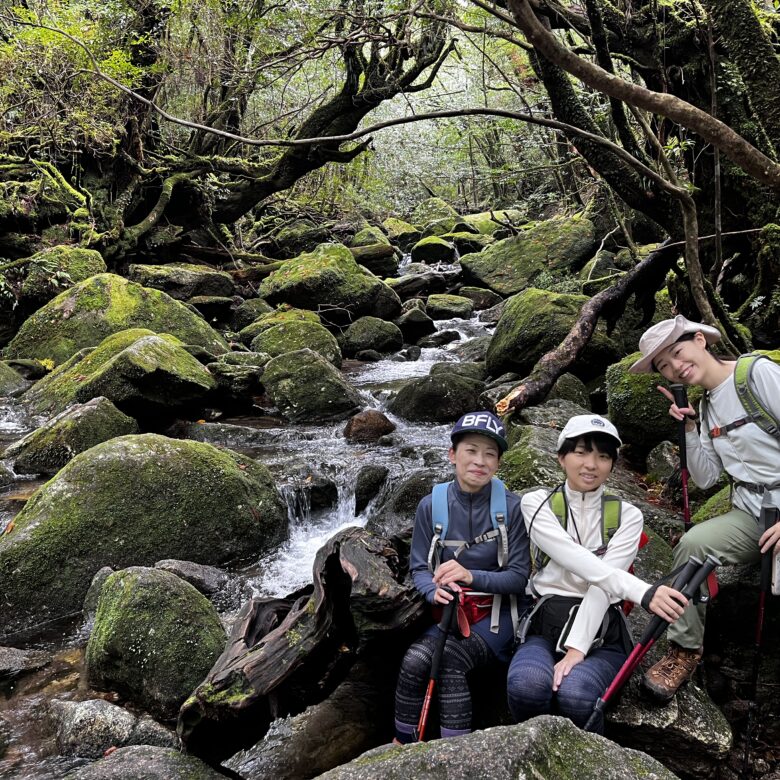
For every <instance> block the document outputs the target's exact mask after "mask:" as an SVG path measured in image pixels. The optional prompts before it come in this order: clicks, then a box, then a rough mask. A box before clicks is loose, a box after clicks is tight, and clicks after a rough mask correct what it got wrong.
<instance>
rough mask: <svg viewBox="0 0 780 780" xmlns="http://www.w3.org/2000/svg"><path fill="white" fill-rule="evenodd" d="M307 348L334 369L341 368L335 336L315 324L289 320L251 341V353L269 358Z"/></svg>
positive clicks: (339, 352)
mask: <svg viewBox="0 0 780 780" xmlns="http://www.w3.org/2000/svg"><path fill="white" fill-rule="evenodd" d="M306 347H308V348H309V349H311V350H312V351H314V352H316V353H317V354H319V355H322V357H324V358H325V360H327V361H329V362H330V363H333V365H334V366H336V368H339V367H340V366H341V349H339V345H338V342H337V341H336V338H335V336H333V334H332V333H330V331H328V330H327V329H326V328H324V327H323V326H322V325H320V324H319V323H317V322H306V321H304V320H298V321H295V320H291V321H289V322H283V323H280V324H279V325H273V326H272V327H270V328H267V329H266V330H263V331H262V332H261V333H258V335H257V336H255V338H253V339H252V344H251V346H250V348H251V349H252V351H253V352H267V353H268V354H269V355H270V356H271V357H277V356H278V355H283V354H284V353H285V352H295V351H297V350H299V349H304V348H306Z"/></svg>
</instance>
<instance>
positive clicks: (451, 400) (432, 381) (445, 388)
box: [388, 374, 484, 422]
mask: <svg viewBox="0 0 780 780" xmlns="http://www.w3.org/2000/svg"><path fill="white" fill-rule="evenodd" d="M483 388H484V383H482V382H479V381H477V380H476V379H469V378H468V377H464V376H458V375H456V374H451V375H442V374H436V375H434V376H425V377H420V378H419V379H413V380H411V381H410V382H408V383H407V384H406V385H405V386H404V387H402V388H401V390H400V391H399V393H398V394H397V395H396V396H395V398H393V400H392V401H391V402H390V404H389V405H388V411H390V412H391V413H392V414H396V415H398V416H399V417H403V418H404V419H405V420H414V421H418V422H450V421H452V420H457V419H458V417H460V416H461V415H462V414H465V413H466V412H469V411H473V410H474V409H476V408H477V401H478V399H479V395H480V393H481V392H482V390H483Z"/></svg>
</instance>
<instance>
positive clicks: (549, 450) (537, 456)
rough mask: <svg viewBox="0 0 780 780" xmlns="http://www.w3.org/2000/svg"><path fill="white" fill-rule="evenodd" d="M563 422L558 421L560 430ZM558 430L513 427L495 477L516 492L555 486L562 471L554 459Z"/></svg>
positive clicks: (521, 426)
mask: <svg viewBox="0 0 780 780" xmlns="http://www.w3.org/2000/svg"><path fill="white" fill-rule="evenodd" d="M565 423H566V420H565V419H561V420H559V421H558V425H559V426H560V427H563V425H564V424H565ZM557 443H558V430H556V429H554V428H542V427H538V426H536V425H519V426H514V427H513V428H512V430H511V434H510V436H509V444H510V447H509V449H508V450H507V451H506V453H505V454H504V457H503V458H501V465H500V466H499V468H498V476H499V477H500V478H501V479H502V480H503V481H504V484H505V485H506V486H507V487H508V488H509V489H510V490H515V491H523V490H529V489H530V488H533V487H536V486H538V485H557V484H558V483H559V482H560V481H561V467H560V464H559V463H558V458H557V457H556V455H555V451H556V450H557Z"/></svg>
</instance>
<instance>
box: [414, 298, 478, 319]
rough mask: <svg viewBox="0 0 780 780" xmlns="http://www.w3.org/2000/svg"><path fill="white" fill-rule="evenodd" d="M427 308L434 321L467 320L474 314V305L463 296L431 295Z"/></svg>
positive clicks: (426, 304)
mask: <svg viewBox="0 0 780 780" xmlns="http://www.w3.org/2000/svg"><path fill="white" fill-rule="evenodd" d="M425 308H426V310H427V312H428V316H429V317H430V318H431V319H432V320H451V319H453V318H455V317H458V318H460V319H462V320H467V319H469V318H470V317H471V315H472V313H473V312H474V304H473V303H472V302H471V301H470V300H469V299H468V298H464V297H463V296H461V295H429V296H428V300H427V301H426V303H425Z"/></svg>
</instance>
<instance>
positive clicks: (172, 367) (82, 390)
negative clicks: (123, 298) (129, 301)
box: [25, 328, 215, 416]
mask: <svg viewBox="0 0 780 780" xmlns="http://www.w3.org/2000/svg"><path fill="white" fill-rule="evenodd" d="M214 387H215V382H214V378H213V377H212V376H211V374H210V373H209V372H208V370H207V369H206V368H205V367H204V366H203V365H201V363H199V362H198V361H197V360H196V359H195V358H194V357H192V355H190V353H189V352H188V351H187V350H186V349H184V345H183V344H182V343H181V342H180V341H179V340H178V339H177V338H175V337H174V336H171V335H169V334H167V333H162V334H157V333H152V332H151V331H149V330H145V329H143V328H134V329H131V330H125V331H121V332H120V333H115V334H114V335H112V336H108V337H107V338H106V339H104V340H103V341H102V342H101V343H100V344H99V345H98V346H97V347H96V348H95V349H93V350H86V349H85V350H82V351H81V352H78V353H76V354H75V355H73V357H71V358H70V359H69V360H67V361H66V362H65V363H63V364H62V365H61V366H58V367H57V368H56V369H55V370H54V371H52V372H51V373H50V374H47V375H46V376H45V377H44V378H43V379H41V380H39V381H38V383H37V384H35V385H34V386H33V387H31V388H30V390H28V391H27V393H26V394H25V400H26V401H27V402H28V403H29V404H30V407H31V408H32V409H34V410H35V411H37V412H44V411H50V412H60V411H62V410H63V409H65V407H66V406H68V404H71V403H74V402H77V403H86V402H87V401H89V400H91V399H92V398H97V397H98V396H101V395H102V396H105V397H106V398H108V399H109V400H110V401H111V402H112V403H113V404H114V405H116V406H117V407H119V408H120V409H121V410H123V411H126V412H127V413H128V414H131V415H133V416H136V415H144V416H148V415H149V414H152V413H154V412H155V411H159V410H161V409H176V408H181V407H182V406H187V405H190V404H194V403H197V402H198V401H200V400H201V399H203V398H204V397H205V395H206V394H207V393H208V392H209V391H211V390H213V389H214Z"/></svg>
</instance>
